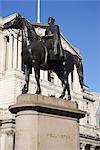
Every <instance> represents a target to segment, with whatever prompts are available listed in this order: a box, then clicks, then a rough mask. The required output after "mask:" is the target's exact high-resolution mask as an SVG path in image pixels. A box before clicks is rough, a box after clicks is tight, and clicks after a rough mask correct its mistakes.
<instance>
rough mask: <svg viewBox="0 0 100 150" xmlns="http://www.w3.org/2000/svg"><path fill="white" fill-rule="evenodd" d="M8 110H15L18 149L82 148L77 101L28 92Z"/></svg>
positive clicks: (69, 149) (61, 149) (73, 149)
mask: <svg viewBox="0 0 100 150" xmlns="http://www.w3.org/2000/svg"><path fill="white" fill-rule="evenodd" d="M9 110H10V111H11V112H12V113H16V132H15V150H80V141H79V124H78V120H79V118H82V117H84V115H85V113H84V112H83V111H80V110H78V108H77V103H75V102H70V101H65V100H61V99H56V98H50V97H46V96H41V95H32V94H25V95H20V96H19V97H18V98H17V104H15V105H13V106H10V107H9Z"/></svg>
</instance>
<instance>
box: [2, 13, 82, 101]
mask: <svg viewBox="0 0 100 150" xmlns="http://www.w3.org/2000/svg"><path fill="white" fill-rule="evenodd" d="M50 21H51V22H50ZM48 23H49V26H47V29H46V34H45V36H44V37H40V36H38V35H37V33H36V31H35V29H34V26H33V24H32V23H30V22H28V21H27V20H26V19H25V18H23V17H22V16H20V15H19V14H18V15H16V17H15V18H14V19H12V20H11V21H9V22H7V23H5V24H4V26H3V27H4V29H9V28H11V29H13V28H15V29H20V30H22V61H23V70H24V73H25V81H26V83H25V85H24V87H23V89H22V94H23V93H27V92H28V90H29V79H30V74H31V73H32V67H34V71H35V79H36V83H37V90H36V94H40V93H41V87H40V69H42V70H48V71H49V70H52V71H53V72H55V73H56V74H57V76H58V78H59V79H60V80H61V83H62V87H63V91H62V93H61V95H60V97H59V98H62V99H63V98H64V96H65V92H66V89H67V92H68V100H71V94H70V86H69V83H68V76H69V74H70V73H71V74H72V72H73V70H74V64H75V65H76V68H77V72H78V76H79V81H80V85H81V87H83V65H82V61H81V58H79V57H78V56H77V55H72V54H71V53H70V52H68V51H66V50H64V49H63V48H62V46H61V41H60V32H59V27H58V26H57V25H55V24H54V20H53V18H52V17H51V18H49V20H48Z"/></svg>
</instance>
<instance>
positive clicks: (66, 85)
mask: <svg viewBox="0 0 100 150" xmlns="http://www.w3.org/2000/svg"><path fill="white" fill-rule="evenodd" d="M63 66H64V71H63V80H62V85H63V91H62V94H61V96H60V97H59V98H62V99H63V97H64V96H65V92H66V89H67V92H68V100H71V94H70V86H69V83H68V75H69V72H68V71H67V70H66V62H65V63H64V64H63Z"/></svg>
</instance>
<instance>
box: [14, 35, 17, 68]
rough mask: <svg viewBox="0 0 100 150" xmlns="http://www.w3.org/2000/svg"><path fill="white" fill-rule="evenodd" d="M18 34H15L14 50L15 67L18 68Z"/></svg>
mask: <svg viewBox="0 0 100 150" xmlns="http://www.w3.org/2000/svg"><path fill="white" fill-rule="evenodd" d="M17 48H18V47H17V35H16V34H14V52H13V68H14V69H16V68H17V57H18V54H17Z"/></svg>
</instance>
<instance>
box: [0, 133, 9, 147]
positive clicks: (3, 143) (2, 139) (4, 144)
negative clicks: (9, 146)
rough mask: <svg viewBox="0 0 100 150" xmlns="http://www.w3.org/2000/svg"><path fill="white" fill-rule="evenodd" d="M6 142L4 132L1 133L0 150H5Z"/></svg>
mask: <svg viewBox="0 0 100 150" xmlns="http://www.w3.org/2000/svg"><path fill="white" fill-rule="evenodd" d="M6 140H7V134H6V131H3V132H2V134H1V145H0V150H6V142H7V141H6Z"/></svg>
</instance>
